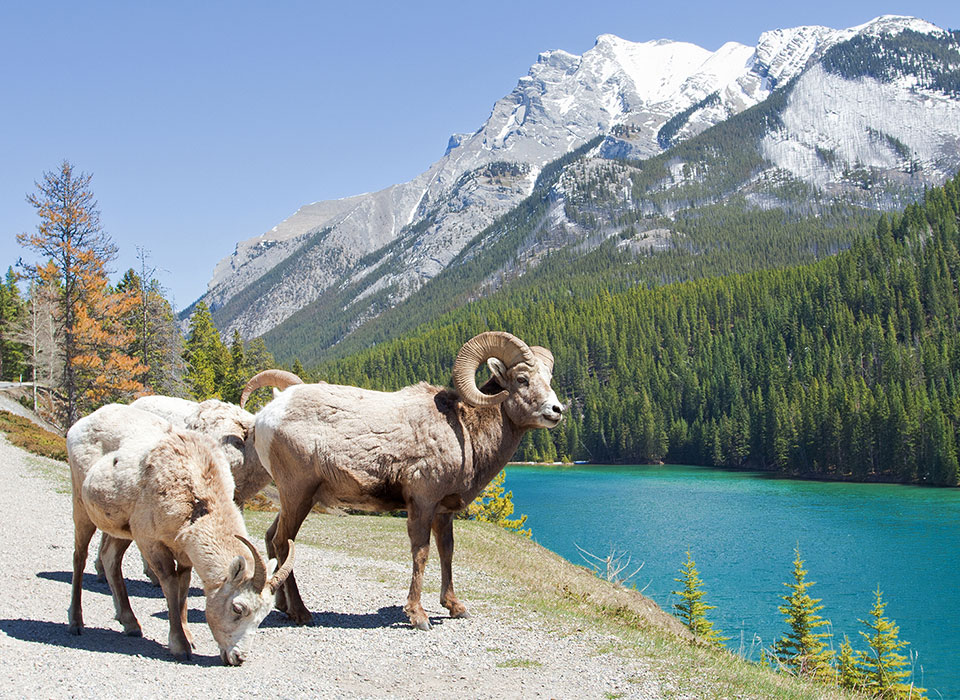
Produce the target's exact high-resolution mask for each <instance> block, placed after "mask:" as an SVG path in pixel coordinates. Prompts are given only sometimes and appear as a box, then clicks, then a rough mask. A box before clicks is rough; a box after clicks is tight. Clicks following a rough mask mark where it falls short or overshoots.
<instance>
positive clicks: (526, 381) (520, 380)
mask: <svg viewBox="0 0 960 700" xmlns="http://www.w3.org/2000/svg"><path fill="white" fill-rule="evenodd" d="M529 383H530V380H529V379H527V378H526V377H525V376H523V375H520V376H519V377H517V384H523V385H524V386H526V385H527V384H529Z"/></svg>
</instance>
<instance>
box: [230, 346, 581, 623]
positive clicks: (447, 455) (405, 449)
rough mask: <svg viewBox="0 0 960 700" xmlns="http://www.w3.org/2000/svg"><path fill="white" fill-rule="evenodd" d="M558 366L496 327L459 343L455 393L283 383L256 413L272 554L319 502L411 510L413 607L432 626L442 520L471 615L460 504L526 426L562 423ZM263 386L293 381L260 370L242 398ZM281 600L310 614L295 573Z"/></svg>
mask: <svg viewBox="0 0 960 700" xmlns="http://www.w3.org/2000/svg"><path fill="white" fill-rule="evenodd" d="M484 361H486V362H487V365H488V367H489V368H490V371H491V373H492V377H491V379H490V381H489V382H488V383H487V384H486V385H485V386H484V388H483V390H480V389H478V388H477V384H476V377H475V373H476V371H477V368H478V367H479V366H480V364H481V363H483V362H484ZM552 373H553V356H552V355H551V354H550V351H549V350H546V349H545V348H540V347H533V348H531V347H528V346H527V345H526V344H525V343H524V342H523V341H522V340H519V339H518V338H516V337H514V336H512V335H510V334H509V333H503V332H488V333H482V334H480V335H478V336H476V337H475V338H473V339H471V340H469V341H468V342H467V343H465V344H464V346H463V347H462V348H461V349H460V352H459V353H458V355H457V360H456V363H455V365H454V369H453V384H454V387H455V388H456V390H455V391H449V390H447V389H443V388H441V387H437V386H430V385H428V384H425V383H421V384H417V385H415V386H409V387H406V388H405V389H401V390H400V391H396V392H391V393H386V392H380V391H369V390H366V389H359V388H357V387H352V386H340V385H335V384H326V383H324V382H321V383H319V384H300V385H296V386H289V387H288V388H285V390H284V391H283V392H281V393H280V395H279V396H278V397H277V398H275V399H274V400H273V401H272V402H271V403H269V404H268V405H267V406H266V407H264V408H263V409H262V410H261V411H260V413H258V414H257V416H256V422H255V427H254V443H255V445H256V449H257V453H258V454H259V455H260V461H261V463H262V464H263V465H264V467H266V469H267V471H269V472H270V474H271V475H272V476H273V479H274V481H275V482H276V485H277V489H278V491H279V495H280V514H279V516H278V518H277V520H276V521H274V524H273V526H271V528H270V530H269V531H268V532H267V552H268V553H270V555H271V556H275V555H280V556H283V554H285V553H286V549H287V542H288V540H293V539H295V538H296V535H297V532H298V530H299V529H300V525H301V524H302V522H303V520H304V518H305V517H306V516H307V513H309V511H310V508H311V506H312V505H313V504H314V503H320V504H322V505H325V506H336V505H341V506H348V507H351V508H358V509H365V510H371V511H387V510H396V509H406V511H407V532H408V534H409V536H410V545H411V550H412V553H413V577H412V580H411V583H410V593H409V595H408V597H407V603H406V606H405V607H404V611H405V612H406V613H407V615H408V616H409V618H410V621H411V623H412V624H413V625H414V626H416V627H417V628H420V629H429V628H430V621H429V619H428V617H427V614H426V612H425V611H424V609H423V607H422V605H421V604H420V594H421V589H422V580H423V569H424V566H425V565H426V561H427V555H428V553H429V548H430V531H431V529H432V530H433V533H434V537H435V539H436V542H437V549H438V550H439V553H440V563H441V577H442V584H441V592H440V602H441V604H442V605H443V606H444V607H445V608H447V609H448V610H449V611H450V614H451V616H452V617H467V610H466V608H465V607H464V605H463V604H462V603H461V602H460V601H459V600H457V597H456V595H455V594H454V590H453V578H452V560H453V517H454V514H455V513H456V512H457V511H459V510H462V509H463V508H465V507H466V506H467V504H469V503H470V502H471V501H473V500H474V498H476V497H477V496H478V495H479V494H480V492H481V491H482V490H483V488H484V487H485V486H486V485H487V484H488V483H489V482H490V480H491V479H493V477H494V476H496V475H497V473H498V472H499V471H500V470H501V469H502V468H503V466H504V465H505V464H506V463H507V460H509V459H510V457H511V456H512V455H513V453H514V451H515V450H516V449H517V446H518V445H519V444H520V439H521V438H522V437H523V435H524V433H526V432H527V431H528V430H530V429H532V428H542V427H545V428H552V427H554V426H556V425H557V424H558V423H559V422H560V419H561V417H562V413H563V408H562V406H561V404H560V402H559V401H558V400H557V396H556V394H555V393H554V391H553V389H551V388H550V381H551V378H552ZM261 386H281V387H286V386H287V385H286V383H285V381H284V378H283V377H282V376H278V375H276V374H273V373H271V372H270V371H267V372H261V373H260V374H258V375H256V376H255V377H253V378H252V379H251V380H250V382H249V383H248V384H247V386H246V388H245V389H244V393H243V398H241V405H243V404H244V402H245V400H246V397H247V396H249V394H250V392H251V391H253V390H254V389H256V388H258V387H261ZM277 608H278V609H280V610H285V611H286V613H287V615H289V616H290V617H291V619H293V620H294V621H295V622H297V623H298V624H304V623H306V622H308V621H309V620H310V619H311V615H310V613H309V611H308V610H307V609H306V607H305V606H304V604H303V600H302V599H301V597H300V593H299V591H298V590H297V585H296V582H295V580H294V577H293V575H292V574H291V575H290V576H289V577H288V578H287V580H286V582H285V583H284V585H283V587H282V588H281V589H280V590H278V592H277Z"/></svg>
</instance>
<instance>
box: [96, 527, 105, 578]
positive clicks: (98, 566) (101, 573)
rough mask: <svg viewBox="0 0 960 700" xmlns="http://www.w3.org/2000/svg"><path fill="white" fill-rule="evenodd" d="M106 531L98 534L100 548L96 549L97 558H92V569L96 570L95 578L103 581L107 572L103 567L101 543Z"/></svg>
mask: <svg viewBox="0 0 960 700" xmlns="http://www.w3.org/2000/svg"><path fill="white" fill-rule="evenodd" d="M106 538H107V533H105V532H104V533H103V534H101V535H100V548H99V549H97V558H96V559H94V560H93V569H94V571H96V572H97V580H98V581H100V582H101V583H103V582H104V581H106V580H107V572H106V571H105V570H104V568H103V544H104V540H105V539H106Z"/></svg>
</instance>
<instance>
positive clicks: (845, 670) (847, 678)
mask: <svg viewBox="0 0 960 700" xmlns="http://www.w3.org/2000/svg"><path fill="white" fill-rule="evenodd" d="M837 683H838V684H839V686H840V687H841V688H846V689H847V690H856V689H857V688H859V687H860V686H862V685H863V674H862V673H861V672H860V665H859V664H858V663H857V656H856V652H855V651H854V650H853V647H852V646H851V645H850V638H849V637H847V635H843V643H842V644H840V654H839V655H838V656H837Z"/></svg>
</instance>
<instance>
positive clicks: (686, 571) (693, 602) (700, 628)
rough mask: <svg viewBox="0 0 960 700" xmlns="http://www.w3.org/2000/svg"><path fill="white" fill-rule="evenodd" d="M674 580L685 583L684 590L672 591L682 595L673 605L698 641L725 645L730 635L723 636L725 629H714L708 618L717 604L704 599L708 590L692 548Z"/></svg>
mask: <svg viewBox="0 0 960 700" xmlns="http://www.w3.org/2000/svg"><path fill="white" fill-rule="evenodd" d="M673 580H674V581H676V582H677V583H682V584H683V590H680V591H672V593H673V595H676V596H680V602H679V603H675V604H674V606H673V608H674V610H676V611H677V613H678V615H679V617H680V621H681V622H683V624H685V625H686V626H687V627H689V628H690V631H691V632H693V636H694V639H696V640H697V641H701V642H706V643H708V644H714V645H716V646H723V643H724V642H725V641H727V640H728V639H730V637H724V636H721V635H722V634H723V631H722V630H719V629H714V627H713V623H712V622H710V621H709V620H708V619H707V616H706V612H707V610H713V609H714V608H716V607H717V606H715V605H707V603H706V602H704V600H703V596H704V595H705V593H706V591H704V590H703V581H702V580H701V579H700V572H698V571H697V564H696V562H695V561H694V560H693V557H692V556H691V555H690V550H687V560H686V561H685V562H683V564H682V565H681V566H680V577H679V578H675V579H673Z"/></svg>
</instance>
